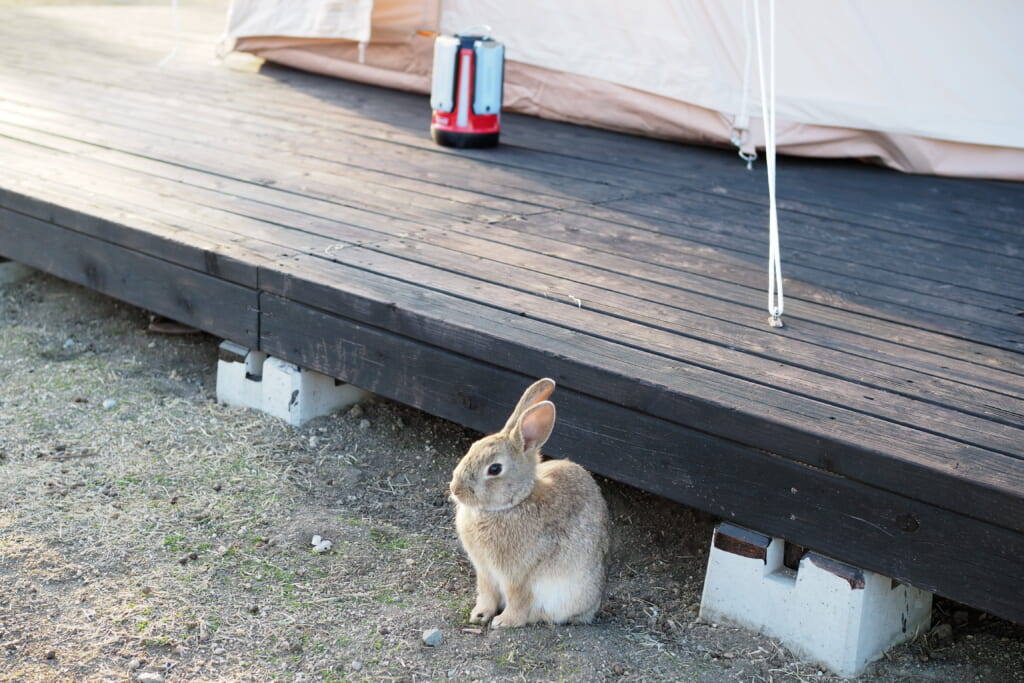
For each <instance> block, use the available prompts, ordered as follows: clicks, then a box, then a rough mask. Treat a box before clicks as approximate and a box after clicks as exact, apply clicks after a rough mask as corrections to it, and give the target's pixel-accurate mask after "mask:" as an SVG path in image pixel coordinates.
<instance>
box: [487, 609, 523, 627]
mask: <svg viewBox="0 0 1024 683" xmlns="http://www.w3.org/2000/svg"><path fill="white" fill-rule="evenodd" d="M525 625H526V618H525V617H522V616H517V615H513V614H509V613H508V612H507V611H506V612H502V613H501V614H499V615H498V616H496V617H494V619H492V620H491V628H519V627H520V626H525Z"/></svg>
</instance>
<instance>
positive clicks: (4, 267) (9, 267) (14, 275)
mask: <svg viewBox="0 0 1024 683" xmlns="http://www.w3.org/2000/svg"><path fill="white" fill-rule="evenodd" d="M34 272H36V269H35V268H31V267H29V266H26V265H25V264H24V263H18V262H17V261H11V260H9V259H5V258H4V257H2V256H0V287H2V286H3V285H11V284H14V283H15V282H20V281H21V280H24V279H25V278H27V277H28V276H30V275H32V273H34Z"/></svg>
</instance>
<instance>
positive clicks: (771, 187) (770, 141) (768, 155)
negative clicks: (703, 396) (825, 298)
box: [751, 0, 783, 327]
mask: <svg viewBox="0 0 1024 683" xmlns="http://www.w3.org/2000/svg"><path fill="white" fill-rule="evenodd" d="M751 2H752V3H753V5H754V36H755V38H756V39H757V67H758V69H757V70H758V77H759V80H760V83H761V120H762V121H763V123H764V151H765V166H766V167H767V169H768V313H769V314H770V315H771V318H770V319H769V323H770V324H771V326H772V327H782V311H783V300H782V256H781V254H780V250H779V216H778V210H777V207H776V203H775V0H768V89H767V90H766V89H765V87H764V57H763V54H764V53H763V51H762V49H761V15H760V12H759V10H758V5H759V4H760V3H759V0H751Z"/></svg>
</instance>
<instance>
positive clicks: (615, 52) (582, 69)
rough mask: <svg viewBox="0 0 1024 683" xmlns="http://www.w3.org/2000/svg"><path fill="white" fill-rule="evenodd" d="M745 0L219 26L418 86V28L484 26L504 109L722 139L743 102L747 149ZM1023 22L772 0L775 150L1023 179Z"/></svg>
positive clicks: (362, 9)
mask: <svg viewBox="0 0 1024 683" xmlns="http://www.w3.org/2000/svg"><path fill="white" fill-rule="evenodd" d="M761 1H763V0H761ZM750 7H751V5H750V3H749V2H748V0H642V1H641V2H635V3H623V2H614V1H613V0H560V2H557V3H541V2H536V0H522V1H520V2H507V1H506V0H333V1H329V0H304V1H302V2H297V1H295V0H233V2H232V5H231V9H230V11H229V16H228V23H227V36H228V38H229V39H230V40H232V41H234V47H235V49H237V50H240V51H246V52H252V53H254V54H257V55H259V56H262V57H264V58H266V59H268V60H271V61H276V62H279V63H282V64H287V65H290V66H294V67H297V68H301V69H306V70H310V71H315V72H319V73H323V74H328V75H332V76H337V77H341V78H347V79H353V80H358V81H363V82H368V83H374V84H378V85H382V86H386V87H393V88H400V89H404V90H409V91H413V92H419V93H424V94H426V93H428V92H429V90H430V71H431V58H432V57H431V56H432V44H433V40H432V39H431V38H430V37H428V36H424V35H422V34H420V33H418V32H419V31H440V32H443V33H458V32H460V31H462V30H464V29H465V28H466V27H469V26H474V25H480V24H486V25H489V26H491V27H492V35H493V36H494V37H495V38H497V39H498V40H500V41H502V42H503V43H505V45H506V47H507V53H506V54H507V56H508V57H507V59H508V61H507V62H506V75H505V109H506V111H515V112H523V113H528V114H535V115H538V116H543V117H547V118H553V119H559V120H565V121H571V122H576V123H581V124H586V125H593V126H600V127H605V128H610V129H614V130H620V131H625V132H631V133H637V134H642V135H650V136H654V137H660V138H666V139H672V140H681V141H693V142H703V143H711V144H720V145H728V144H730V139H731V138H733V137H734V135H735V134H736V130H735V124H736V123H737V120H740V121H741V122H742V121H743V120H745V119H746V115H745V113H747V114H749V115H750V125H749V126H748V128H749V132H748V133H746V134H745V135H744V136H743V139H744V146H745V147H746V148H747V149H748V150H749V149H751V148H752V147H753V146H755V145H757V146H759V145H760V144H761V140H762V135H761V133H760V131H761V125H760V115H759V114H760V94H759V92H758V87H757V82H758V79H757V73H756V71H752V70H751V69H750V68H748V67H747V64H748V55H751V53H752V51H753V49H754V47H753V40H752V35H753V30H752V29H753V19H752V12H751V11H750ZM762 19H764V16H763V15H762ZM1022 20H1024V4H1021V3H1019V2H1018V1H1017V0H981V1H980V2H977V3H965V2H959V1H958V0H943V1H941V2H932V3H921V2H918V1H916V0H837V1H835V2H819V1H818V0H779V2H778V4H777V39H776V40H777V44H776V63H777V66H776V70H777V86H776V87H777V120H778V124H777V131H778V132H777V144H778V148H779V151H780V152H781V153H789V154H797V155H804V156H819V157H854V158H864V159H871V160H877V161H879V162H881V163H884V164H886V165H888V166H891V167H894V168H898V169H901V170H904V171H909V172H917V173H934V174H942V175H958V176H970V177H993V178H1007V179H1015V180H1024V125H1021V124H1022V118H1024V114H1022V112H1024V41H1021V40H1019V36H1018V35H1017V29H1018V27H1019V26H1021V25H1024V21H1022ZM750 63H752V64H753V65H754V67H755V68H756V57H755V58H753V59H751V60H750ZM745 83H746V84H747V85H746V87H744V84H745ZM424 129H426V124H425V126H424Z"/></svg>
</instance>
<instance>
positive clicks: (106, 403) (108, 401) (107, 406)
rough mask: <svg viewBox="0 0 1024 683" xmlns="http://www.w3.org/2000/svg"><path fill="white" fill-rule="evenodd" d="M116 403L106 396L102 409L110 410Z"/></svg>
mask: <svg viewBox="0 0 1024 683" xmlns="http://www.w3.org/2000/svg"><path fill="white" fill-rule="evenodd" d="M116 405H117V401H115V400H114V399H112V398H108V399H106V400H105V401H103V410H110V409H111V408H113V407H114V406H116Z"/></svg>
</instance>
